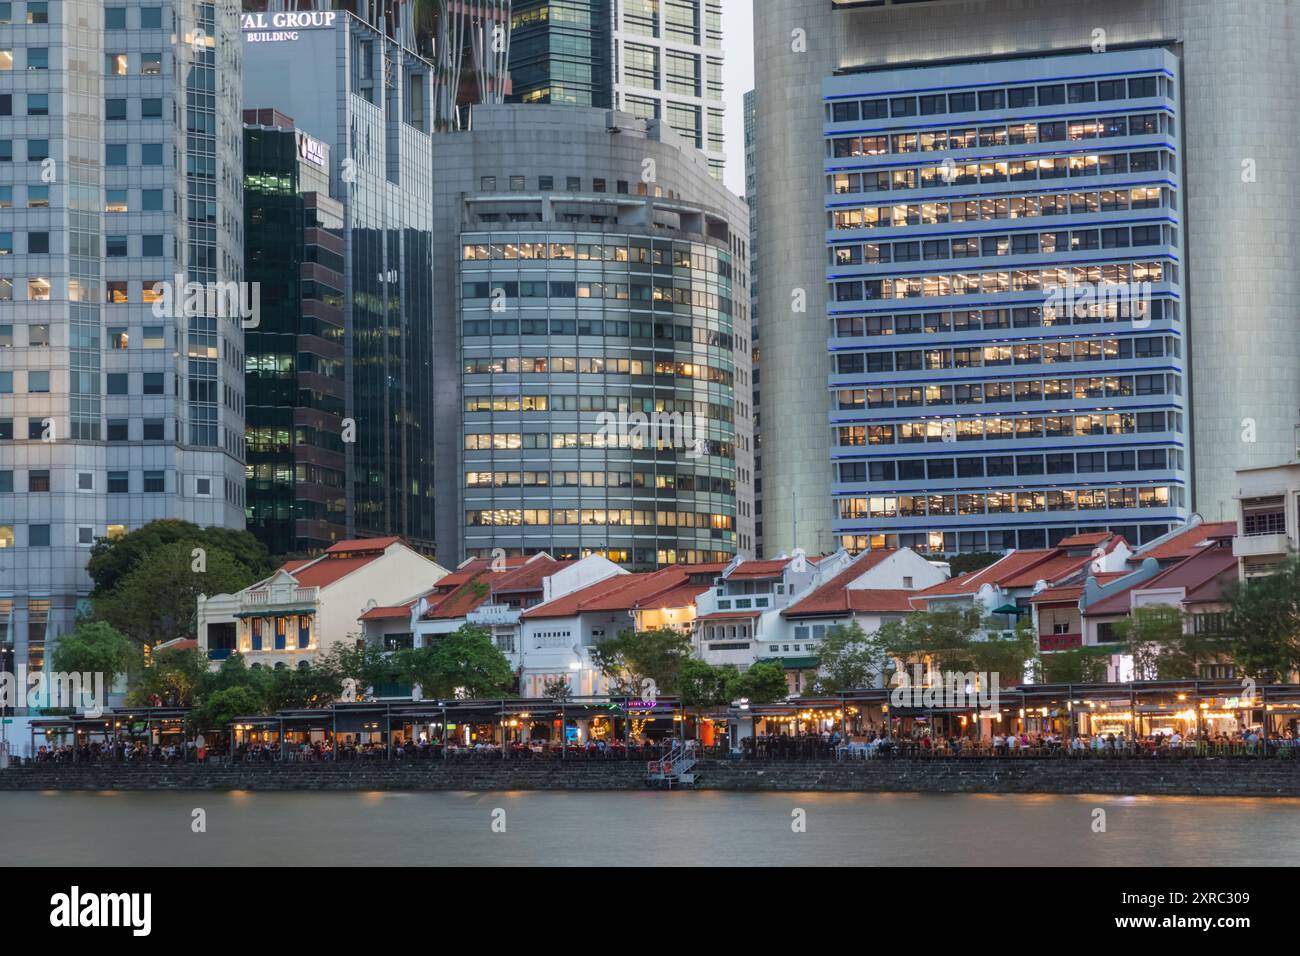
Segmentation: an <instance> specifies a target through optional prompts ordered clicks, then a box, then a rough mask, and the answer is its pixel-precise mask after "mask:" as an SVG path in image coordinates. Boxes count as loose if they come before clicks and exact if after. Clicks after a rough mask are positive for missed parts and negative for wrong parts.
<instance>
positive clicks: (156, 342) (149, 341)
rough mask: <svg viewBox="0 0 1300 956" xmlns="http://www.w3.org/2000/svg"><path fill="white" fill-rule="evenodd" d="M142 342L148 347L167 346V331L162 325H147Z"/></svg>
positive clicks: (159, 347)
mask: <svg viewBox="0 0 1300 956" xmlns="http://www.w3.org/2000/svg"><path fill="white" fill-rule="evenodd" d="M140 344H141V345H143V346H144V347H145V348H147V349H161V348H166V347H167V341H166V332H165V330H164V329H163V327H162V326H161V325H146V326H145V327H144V335H143V336H142V337H141V340H140Z"/></svg>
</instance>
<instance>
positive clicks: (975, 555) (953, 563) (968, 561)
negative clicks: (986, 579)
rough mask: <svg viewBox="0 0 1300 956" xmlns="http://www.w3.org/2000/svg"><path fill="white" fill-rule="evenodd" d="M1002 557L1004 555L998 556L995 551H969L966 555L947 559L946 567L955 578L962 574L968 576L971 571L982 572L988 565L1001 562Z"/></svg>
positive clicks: (955, 555)
mask: <svg viewBox="0 0 1300 956" xmlns="http://www.w3.org/2000/svg"><path fill="white" fill-rule="evenodd" d="M1004 557H1006V555H1003V554H998V553H997V552H995V551H970V552H968V553H966V554H954V555H953V556H952V557H951V558H949V559H948V567H949V569H950V570H951V571H952V576H953V577H954V578H955V577H959V576H961V575H963V574H970V573H971V572H972V571H982V570H984V569H985V568H987V567H988V566H989V565H990V564H994V563H996V562H998V561H1001V560H1002V559H1003V558H1004Z"/></svg>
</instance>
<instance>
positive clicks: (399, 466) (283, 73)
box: [244, 10, 434, 548]
mask: <svg viewBox="0 0 1300 956" xmlns="http://www.w3.org/2000/svg"><path fill="white" fill-rule="evenodd" d="M283 16H285V15H284V14H278V13H276V12H274V11H265V12H250V13H246V14H245V18H244V37H245V43H244V47H245V53H244V67H245V73H244V77H245V83H244V103H245V106H247V107H249V108H258V109H274V110H278V111H280V112H282V113H284V114H287V115H289V116H292V117H293V119H294V122H295V123H296V124H297V126H298V128H299V129H301V130H303V131H305V132H308V133H309V135H310V137H312V138H313V139H316V140H319V141H320V142H321V143H323V144H324V145H325V146H327V147H328V151H327V154H326V155H328V158H329V163H330V169H329V176H330V191H331V193H332V195H333V196H334V198H336V199H337V200H338V201H339V202H340V203H342V205H343V238H344V242H345V253H344V259H345V262H344V286H345V288H344V290H343V292H344V294H343V329H344V333H343V348H342V355H343V361H344V367H343V379H342V380H343V383H344V413H343V417H342V421H341V422H340V424H341V426H342V428H343V433H342V435H341V436H340V438H341V441H342V448H343V450H344V453H345V455H346V470H347V481H346V489H345V490H346V515H347V522H348V524H347V533H348V536H349V537H357V536H369V535H393V534H396V535H401V536H402V537H404V538H405V539H406V540H407V541H408V542H410V543H412V544H413V545H416V546H417V547H424V548H432V546H433V541H434V525H433V510H434V509H433V482H434V477H433V476H434V454H433V433H432V423H433V419H434V409H433V389H434V381H433V351H434V349H433V287H434V274H433V272H434V270H433V260H432V257H431V249H432V241H433V237H432V228H433V206H432V191H431V178H432V175H433V164H432V158H431V151H430V150H431V133H430V130H431V129H432V109H431V103H432V97H431V95H430V91H431V90H432V88H433V82H432V76H433V66H432V64H430V63H429V61H428V60H425V59H424V58H422V57H421V56H419V55H418V54H417V53H415V52H414V51H413V50H412V49H411V48H410V47H408V46H406V45H404V43H405V40H403V41H399V40H398V39H394V37H393V36H392V35H390V34H389V33H388V32H386V30H381V29H379V28H378V27H376V26H372V25H370V24H369V23H367V22H365V21H363V20H361V19H359V18H358V17H356V16H354V15H353V14H351V13H348V12H346V11H341V10H339V11H334V10H330V11H313V12H312V13H310V14H305V13H299V14H290V16H296V17H297V19H295V20H292V21H285V20H283V19H277V17H283ZM303 17H307V19H305V20H304V19H303ZM289 25H292V28H287V27H288V26H289ZM403 36H404V37H409V38H410V39H411V40H412V42H413V40H414V37H413V34H410V33H403ZM325 66H328V67H329V68H328V69H326V68H324V67H325ZM286 78H287V79H289V80H290V82H286Z"/></svg>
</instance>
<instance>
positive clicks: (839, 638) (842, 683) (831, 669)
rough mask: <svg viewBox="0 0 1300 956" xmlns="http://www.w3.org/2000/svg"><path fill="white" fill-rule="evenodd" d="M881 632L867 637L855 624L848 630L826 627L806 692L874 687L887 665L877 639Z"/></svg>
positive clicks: (885, 655)
mask: <svg viewBox="0 0 1300 956" xmlns="http://www.w3.org/2000/svg"><path fill="white" fill-rule="evenodd" d="M887 626H888V625H887ZM882 633H884V628H882V629H881V630H880V631H878V632H876V633H875V634H872V635H871V636H870V637H868V636H867V635H866V634H865V633H864V632H863V630H862V626H861V625H860V624H858V623H857V622H856V621H854V622H853V623H852V624H850V625H848V626H847V627H846V626H844V625H843V624H836V625H835V626H834V627H831V628H828V629H827V631H826V636H825V637H824V638H823V639H822V643H821V648H820V651H819V665H818V669H817V674H816V675H815V676H814V677H813V679H812V681H811V683H810V684H809V688H808V689H809V693H812V694H838V693H840V692H841V691H848V690H856V689H858V688H862V687H875V686H876V681H877V678H878V677H880V676H881V675H883V674H884V673H885V668H886V666H887V663H886V659H887V656H888V655H887V652H886V650H885V647H884V645H883V643H882V642H881V640H880V635H881V634H882ZM783 676H784V675H783Z"/></svg>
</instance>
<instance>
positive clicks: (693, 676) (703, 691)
mask: <svg viewBox="0 0 1300 956" xmlns="http://www.w3.org/2000/svg"><path fill="white" fill-rule="evenodd" d="M737 676H738V673H737V671H736V668H735V667H733V666H732V665H730V664H728V665H724V666H721V667H716V666H714V665H713V664H708V663H706V662H704V661H702V660H699V659H698V658H694V657H691V658H687V659H686V660H684V661H682V667H681V671H680V673H679V674H678V679H677V683H678V687H677V692H678V693H679V694H680V695H681V698H682V703H683V704H685V705H686V706H687V707H723V706H726V705H727V704H729V703H730V702H731V701H732V700H733V699H734V698H732V697H731V696H730V693H729V691H728V682H729V681H733V680H735V678H736V677H737Z"/></svg>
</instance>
